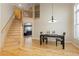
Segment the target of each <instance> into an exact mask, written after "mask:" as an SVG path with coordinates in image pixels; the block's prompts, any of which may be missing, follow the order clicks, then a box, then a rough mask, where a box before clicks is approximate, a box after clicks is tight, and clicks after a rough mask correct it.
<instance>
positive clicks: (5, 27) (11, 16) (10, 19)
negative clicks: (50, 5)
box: [1, 14, 14, 32]
mask: <svg viewBox="0 0 79 59" xmlns="http://www.w3.org/2000/svg"><path fill="white" fill-rule="evenodd" d="M13 16H14V14H12V16H11V17H10V18H9V20H8V21H7V23H6V25H5V26H4V27H3V28H2V29H1V32H2V31H3V30H4V29H5V28H6V26H7V24H8V23H9V22H10V21H11V18H12V17H13Z"/></svg>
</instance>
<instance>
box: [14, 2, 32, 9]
mask: <svg viewBox="0 0 79 59" xmlns="http://www.w3.org/2000/svg"><path fill="white" fill-rule="evenodd" d="M13 5H14V6H16V7H19V8H22V9H24V10H28V9H29V8H30V7H32V5H33V4H32V3H14V4H13Z"/></svg>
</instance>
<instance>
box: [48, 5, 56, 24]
mask: <svg viewBox="0 0 79 59" xmlns="http://www.w3.org/2000/svg"><path fill="white" fill-rule="evenodd" d="M48 22H49V23H53V22H56V19H54V17H53V4H52V16H51V19H50V20H49V21H48Z"/></svg>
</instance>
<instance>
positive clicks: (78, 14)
mask: <svg viewBox="0 0 79 59" xmlns="http://www.w3.org/2000/svg"><path fill="white" fill-rule="evenodd" d="M74 12H75V13H74V16H75V18H74V30H75V31H74V32H75V35H74V36H75V38H77V39H79V4H75V7H74Z"/></svg>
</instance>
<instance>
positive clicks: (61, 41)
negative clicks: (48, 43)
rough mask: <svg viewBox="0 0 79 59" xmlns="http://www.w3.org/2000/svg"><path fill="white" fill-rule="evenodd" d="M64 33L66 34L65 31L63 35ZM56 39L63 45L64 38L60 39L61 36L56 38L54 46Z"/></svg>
mask: <svg viewBox="0 0 79 59" xmlns="http://www.w3.org/2000/svg"><path fill="white" fill-rule="evenodd" d="M65 34H66V33H65V32H63V36H65ZM58 41H59V42H60V43H61V44H62V45H63V44H64V43H63V42H64V41H65V40H64V39H61V38H56V46H57V43H58Z"/></svg>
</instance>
